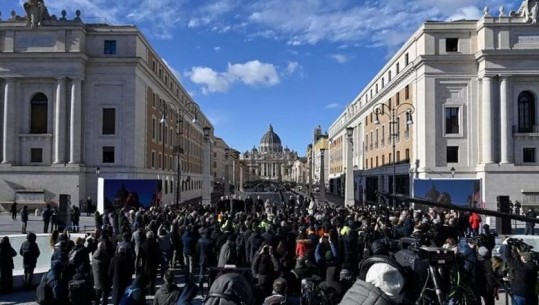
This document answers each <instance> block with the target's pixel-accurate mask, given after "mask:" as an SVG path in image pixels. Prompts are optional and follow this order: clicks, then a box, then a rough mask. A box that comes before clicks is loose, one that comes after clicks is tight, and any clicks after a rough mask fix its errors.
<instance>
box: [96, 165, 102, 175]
mask: <svg viewBox="0 0 539 305" xmlns="http://www.w3.org/2000/svg"><path fill="white" fill-rule="evenodd" d="M100 172H101V168H99V166H98V167H96V168H95V174H96V175H99V173H100Z"/></svg>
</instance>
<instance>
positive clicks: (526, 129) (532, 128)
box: [513, 125, 539, 134]
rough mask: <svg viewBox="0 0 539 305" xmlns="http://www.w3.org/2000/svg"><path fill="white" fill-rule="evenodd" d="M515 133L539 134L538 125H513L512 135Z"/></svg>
mask: <svg viewBox="0 0 539 305" xmlns="http://www.w3.org/2000/svg"><path fill="white" fill-rule="evenodd" d="M515 133H539V125H528V126H519V125H513V134H515Z"/></svg>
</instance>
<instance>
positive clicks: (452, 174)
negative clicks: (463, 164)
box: [450, 167, 456, 178]
mask: <svg viewBox="0 0 539 305" xmlns="http://www.w3.org/2000/svg"><path fill="white" fill-rule="evenodd" d="M450 171H451V176H452V177H453V178H455V172H456V170H455V168H454V167H451V169H450Z"/></svg>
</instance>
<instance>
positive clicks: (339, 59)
mask: <svg viewBox="0 0 539 305" xmlns="http://www.w3.org/2000/svg"><path fill="white" fill-rule="evenodd" d="M330 57H331V58H333V59H335V60H336V61H337V62H338V63H340V64H345V63H347V62H348V60H349V58H348V57H347V56H346V55H344V54H332V55H330Z"/></svg>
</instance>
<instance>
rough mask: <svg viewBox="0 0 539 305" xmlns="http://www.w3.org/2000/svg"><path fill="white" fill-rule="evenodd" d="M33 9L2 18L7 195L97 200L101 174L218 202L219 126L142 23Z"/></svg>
mask: <svg viewBox="0 0 539 305" xmlns="http://www.w3.org/2000/svg"><path fill="white" fill-rule="evenodd" d="M24 8H25V10H26V11H27V14H28V16H26V17H24V16H19V15H17V13H16V12H15V11H14V12H13V13H12V14H11V17H8V18H9V19H5V17H4V16H6V15H8V14H2V16H3V19H2V20H0V54H1V56H0V88H1V90H0V103H1V104H2V107H0V135H1V136H0V138H1V140H0V159H1V164H0V176H1V177H2V179H1V181H0V204H2V203H3V204H10V203H11V202H13V201H15V200H16V201H17V202H18V203H19V204H21V205H24V204H28V205H35V206H38V205H44V204H45V203H58V202H59V201H60V198H67V196H69V197H70V198H71V202H72V203H75V204H76V203H78V202H79V201H80V200H81V199H85V198H87V197H92V198H94V202H95V199H96V198H99V197H98V182H97V181H98V179H111V180H112V179H156V180H159V181H160V184H161V185H162V194H161V196H162V197H161V198H162V200H163V201H164V202H172V201H173V200H174V199H175V198H177V199H178V201H179V200H180V198H181V200H182V201H183V200H191V199H197V198H200V197H203V200H205V201H206V202H208V201H209V198H210V192H209V191H207V190H211V183H212V180H213V177H212V176H210V158H211V155H210V149H211V142H212V141H213V140H212V139H213V126H212V125H211V123H210V122H209V120H208V119H207V118H206V116H205V115H204V113H203V112H202V111H201V109H200V107H199V106H198V105H197V104H196V103H195V101H194V100H193V99H192V97H191V96H190V95H189V94H188V92H187V91H186V90H185V89H184V87H183V85H182V84H181V83H180V82H179V80H178V79H176V77H175V76H174V73H172V71H171V70H170V69H169V68H168V67H167V65H166V64H165V62H164V61H163V60H161V56H159V54H158V53H157V52H156V51H155V50H154V49H153V47H152V46H151V45H150V43H149V41H148V40H146V38H145V37H144V35H143V34H142V33H141V32H140V31H139V30H138V29H137V27H136V26H132V25H110V24H105V23H99V24H93V23H84V22H83V21H82V19H81V18H80V12H79V11H77V13H76V17H75V18H73V19H68V18H66V13H65V11H63V12H62V16H61V17H56V16H55V15H50V16H49V15H48V13H47V14H45V12H46V8H45V7H44V4H43V2H42V1H38V2H37V3H36V2H35V1H29V2H28V3H26V4H25V7H24ZM51 13H53V12H51ZM180 165H181V166H180ZM180 170H181V172H180ZM187 178H188V179H187ZM180 182H181V183H180ZM180 191H181V194H180ZM61 195H67V196H63V197H61Z"/></svg>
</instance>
